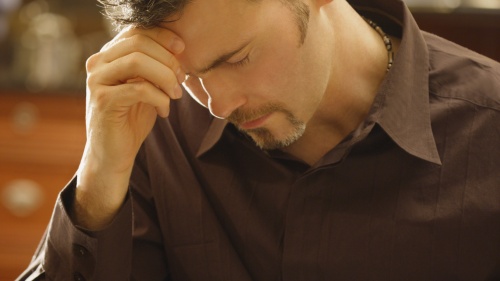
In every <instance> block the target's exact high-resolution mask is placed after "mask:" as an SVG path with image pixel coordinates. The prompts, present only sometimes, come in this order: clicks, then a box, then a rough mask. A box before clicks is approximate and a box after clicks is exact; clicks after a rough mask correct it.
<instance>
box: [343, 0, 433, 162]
mask: <svg viewBox="0 0 500 281" xmlns="http://www.w3.org/2000/svg"><path fill="white" fill-rule="evenodd" d="M351 2H353V6H355V7H356V8H357V9H358V11H359V12H360V13H363V11H367V12H369V13H378V14H379V15H381V16H382V17H381V18H385V19H386V20H391V21H393V24H392V25H393V26H394V24H395V23H396V24H398V23H400V24H402V40H401V45H400V47H399V50H398V52H397V54H396V57H395V60H394V64H393V66H392V68H391V70H390V71H389V72H388V73H387V76H386V78H385V80H384V81H383V82H382V84H381V86H380V88H379V93H378V95H377V97H376V98H375V100H374V103H373V106H372V109H371V113H370V115H369V117H368V118H367V122H375V123H377V124H379V125H380V126H381V127H382V129H383V130H384V131H385V132H386V133H387V134H388V135H389V136H390V137H391V138H392V140H393V141H394V142H396V143H397V144H398V146H399V147H401V148H402V149H404V150H405V151H406V152H407V153H409V154H411V155H413V156H416V157H418V158H421V159H423V160H426V161H429V162H432V163H436V164H441V160H440V158H439V154H438V151H437V147H436V142H435V139H434V135H433V133H432V127H431V118H430V105H429V88H428V87H429V80H428V79H429V53H428V49H427V44H426V42H425V40H424V38H423V36H422V33H421V31H420V30H419V28H418V26H417V23H416V22H415V20H414V18H413V16H412V15H411V13H410V11H409V10H408V8H407V7H406V5H405V4H404V3H403V2H402V1H399V0H372V1H361V0H358V1H356V0H354V1H351ZM388 11H389V12H390V13H391V14H389V15H387V13H388ZM394 22H395V23H394ZM384 24H387V23H384ZM381 25H382V24H381ZM388 30H391V28H390V27H388ZM392 30H395V29H394V28H392Z"/></svg>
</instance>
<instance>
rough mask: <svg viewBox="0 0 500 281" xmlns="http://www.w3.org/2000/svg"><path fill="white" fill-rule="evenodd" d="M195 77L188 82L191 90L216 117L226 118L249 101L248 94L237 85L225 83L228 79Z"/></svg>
mask: <svg viewBox="0 0 500 281" xmlns="http://www.w3.org/2000/svg"><path fill="white" fill-rule="evenodd" d="M193 78H195V80H192V81H190V83H189V84H188V85H190V86H189V88H190V90H191V92H193V94H194V96H195V97H196V99H197V100H198V102H200V103H201V104H203V105H204V106H205V107H208V109H209V110H210V113H211V114H212V115H213V116H214V117H216V118H220V119H226V118H227V117H229V115H231V113H232V112H233V111H234V110H235V109H237V108H239V107H240V106H242V105H244V104H245V103H246V102H247V98H246V96H245V95H244V94H241V91H240V90H237V89H236V87H235V86H230V84H229V83H225V82H227V81H222V80H219V81H216V80H215V79H213V80H212V79H210V80H208V79H202V78H197V77H193Z"/></svg>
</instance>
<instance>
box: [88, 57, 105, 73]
mask: <svg viewBox="0 0 500 281" xmlns="http://www.w3.org/2000/svg"><path fill="white" fill-rule="evenodd" d="M100 57H101V53H96V54H93V55H91V56H90V57H89V58H88V59H87V61H86V62H85V68H86V70H87V72H90V71H92V69H93V68H94V67H95V66H96V65H97V62H98V61H99V59H100Z"/></svg>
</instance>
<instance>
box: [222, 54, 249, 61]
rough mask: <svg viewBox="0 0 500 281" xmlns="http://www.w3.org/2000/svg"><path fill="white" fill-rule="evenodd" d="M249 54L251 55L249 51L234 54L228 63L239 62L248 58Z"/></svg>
mask: <svg viewBox="0 0 500 281" xmlns="http://www.w3.org/2000/svg"><path fill="white" fill-rule="evenodd" d="M248 56H249V53H244V52H240V53H239V54H235V55H234V56H232V57H231V58H229V59H228V60H227V61H226V63H229V64H238V63H240V62H242V61H244V60H246V59H248Z"/></svg>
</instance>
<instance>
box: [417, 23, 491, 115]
mask: <svg viewBox="0 0 500 281" xmlns="http://www.w3.org/2000/svg"><path fill="white" fill-rule="evenodd" d="M423 35H424V38H425V41H426V43H427V46H428V50H429V67H430V69H429V71H430V72H429V91H430V94H431V95H435V96H437V97H441V98H449V99H458V100H462V101H465V102H469V103H471V104H474V105H476V106H479V107H487V108H490V109H494V110H496V111H500V63H498V62H496V61H494V60H492V59H490V58H488V57H485V56H483V55H480V54H478V53H476V52H474V51H472V50H469V49H467V48H465V47H462V46H459V45H457V44H455V43H453V42H450V41H448V40H446V39H443V38H441V37H439V36H436V35H433V34H430V33H427V32H423Z"/></svg>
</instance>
